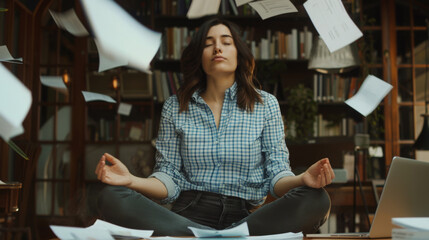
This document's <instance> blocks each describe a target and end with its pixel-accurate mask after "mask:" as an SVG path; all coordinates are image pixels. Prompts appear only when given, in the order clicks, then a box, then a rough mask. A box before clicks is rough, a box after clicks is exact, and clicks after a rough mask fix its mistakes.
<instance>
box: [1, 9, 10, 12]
mask: <svg viewBox="0 0 429 240" xmlns="http://www.w3.org/2000/svg"><path fill="white" fill-rule="evenodd" d="M8 10H9V9H7V8H0V12H7V11H8Z"/></svg>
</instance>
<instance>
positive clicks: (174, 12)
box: [155, 0, 256, 16]
mask: <svg viewBox="0 0 429 240" xmlns="http://www.w3.org/2000/svg"><path fill="white" fill-rule="evenodd" d="M191 2H192V1H191V0H159V1H155V14H157V15H164V16H185V15H186V14H187V13H188V10H189V7H190V6H191ZM219 13H220V14H222V15H235V16H253V15H256V11H255V10H254V9H253V8H252V7H251V6H250V5H249V4H245V5H242V6H240V7H237V4H236V2H235V0H221V2H220V6H219Z"/></svg>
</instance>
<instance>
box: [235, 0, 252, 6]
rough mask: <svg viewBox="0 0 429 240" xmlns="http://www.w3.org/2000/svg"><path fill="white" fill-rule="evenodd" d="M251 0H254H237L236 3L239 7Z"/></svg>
mask: <svg viewBox="0 0 429 240" xmlns="http://www.w3.org/2000/svg"><path fill="white" fill-rule="evenodd" d="M251 1H253V0H235V4H236V5H237V7H239V6H241V5H244V4H246V3H248V2H251Z"/></svg>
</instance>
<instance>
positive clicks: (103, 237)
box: [50, 219, 153, 240]
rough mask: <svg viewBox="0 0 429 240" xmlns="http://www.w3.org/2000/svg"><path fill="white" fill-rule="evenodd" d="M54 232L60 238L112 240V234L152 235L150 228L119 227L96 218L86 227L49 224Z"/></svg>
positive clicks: (137, 237) (127, 237)
mask: <svg viewBox="0 0 429 240" xmlns="http://www.w3.org/2000/svg"><path fill="white" fill-rule="evenodd" d="M50 228H51V229H52V231H53V232H54V234H55V235H56V236H57V237H58V238H60V239H61V240H72V239H80V240H81V239H91V240H92V239H94V240H114V237H113V236H120V237H124V238H126V239H142V238H148V237H150V236H152V233H153V231H152V230H137V229H131V228H125V227H121V226H118V225H115V224H112V223H108V222H105V221H102V220H99V219H97V220H96V221H95V223H94V224H93V225H92V226H90V227H87V228H79V227H67V226H56V225H51V226H50Z"/></svg>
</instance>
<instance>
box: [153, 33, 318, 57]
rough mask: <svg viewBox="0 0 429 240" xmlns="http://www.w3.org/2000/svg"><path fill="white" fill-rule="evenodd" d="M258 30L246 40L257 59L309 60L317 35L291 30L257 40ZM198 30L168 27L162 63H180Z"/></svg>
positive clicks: (161, 53) (244, 37)
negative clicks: (177, 61) (166, 61)
mask: <svg viewBox="0 0 429 240" xmlns="http://www.w3.org/2000/svg"><path fill="white" fill-rule="evenodd" d="M255 31H256V30H255V28H254V27H249V28H246V29H245V30H244V31H243V35H242V36H241V37H242V39H243V40H244V41H245V42H246V43H247V44H248V46H249V48H250V49H251V51H252V54H253V56H254V57H255V59H260V60H269V59H293V60H296V59H308V58H309V57H310V53H311V48H312V46H313V33H312V32H311V31H309V30H308V28H307V27H304V28H303V29H302V30H298V29H297V28H293V29H291V31H290V32H289V33H285V32H282V31H275V32H272V31H271V30H267V32H266V35H265V36H264V37H262V38H261V39H259V40H256V39H255V37H254V36H255V35H256V34H255ZM194 33H195V30H189V29H188V28H187V27H168V28H165V30H164V33H163V40H162V44H161V46H160V49H159V51H158V53H157V59H159V60H178V59H180V57H181V55H182V52H183V49H185V47H186V46H187V45H188V43H189V41H190V39H191V37H192V36H193V34H194Z"/></svg>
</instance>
